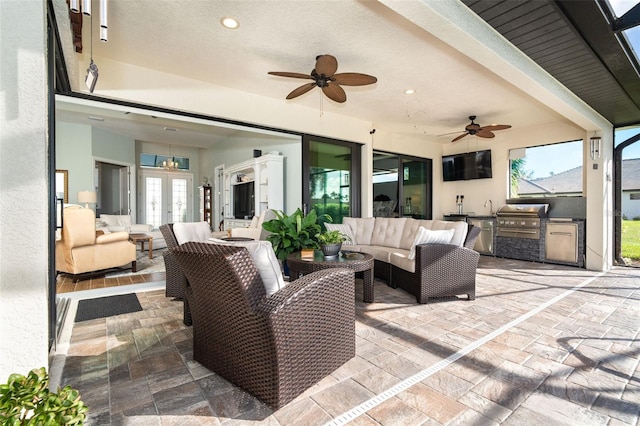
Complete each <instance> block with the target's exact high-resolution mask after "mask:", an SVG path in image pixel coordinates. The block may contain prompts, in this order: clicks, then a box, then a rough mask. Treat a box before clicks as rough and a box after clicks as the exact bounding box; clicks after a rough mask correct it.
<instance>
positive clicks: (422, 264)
mask: <svg viewBox="0 0 640 426" xmlns="http://www.w3.org/2000/svg"><path fill="white" fill-rule="evenodd" d="M480 231H481V230H480V228H478V227H477V226H473V225H469V231H468V232H467V237H466V239H465V242H464V247H458V246H454V245H449V244H422V245H418V246H416V260H415V262H416V268H415V269H416V272H413V273H412V272H409V271H406V270H404V269H402V268H398V267H396V266H392V269H391V275H392V277H393V282H394V283H395V284H396V285H397V287H398V288H401V289H404V290H407V291H408V292H409V293H411V294H413V295H415V296H416V300H417V301H418V303H427V302H428V301H429V299H435V298H443V297H448V296H457V295H460V294H466V295H467V298H468V299H469V300H475V298H476V269H477V268H478V260H479V259H480V255H479V254H478V252H476V251H474V250H473V246H474V245H475V243H476V240H477V239H478V236H479V235H480Z"/></svg>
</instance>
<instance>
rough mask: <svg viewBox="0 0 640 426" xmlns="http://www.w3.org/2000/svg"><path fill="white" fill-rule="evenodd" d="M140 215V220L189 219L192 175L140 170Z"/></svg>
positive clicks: (190, 216) (191, 213)
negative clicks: (141, 198)
mask: <svg viewBox="0 0 640 426" xmlns="http://www.w3.org/2000/svg"><path fill="white" fill-rule="evenodd" d="M142 188H143V190H142V197H143V200H142V212H141V213H142V215H141V217H144V218H145V222H144V223H148V224H151V225H153V226H154V228H157V227H159V226H160V225H162V224H163V223H176V222H191V221H193V220H194V219H193V176H192V175H191V174H186V173H162V172H151V171H146V170H144V171H142Z"/></svg>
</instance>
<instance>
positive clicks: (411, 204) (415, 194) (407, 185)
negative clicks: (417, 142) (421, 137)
mask: <svg viewBox="0 0 640 426" xmlns="http://www.w3.org/2000/svg"><path fill="white" fill-rule="evenodd" d="M402 197H403V200H404V207H403V208H402V216H406V217H413V218H415V219H425V218H426V216H425V213H426V212H427V163H425V162H424V161H415V160H402Z"/></svg>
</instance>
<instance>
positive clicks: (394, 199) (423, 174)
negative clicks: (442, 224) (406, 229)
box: [373, 151, 432, 219]
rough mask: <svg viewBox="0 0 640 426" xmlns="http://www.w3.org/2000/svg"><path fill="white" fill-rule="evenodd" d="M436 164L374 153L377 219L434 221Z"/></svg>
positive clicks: (374, 209)
mask: <svg viewBox="0 0 640 426" xmlns="http://www.w3.org/2000/svg"><path fill="white" fill-rule="evenodd" d="M431 175H432V162H431V160H430V159H428V158H418V157H409V156H404V155H399V154H393V153H386V152H380V151H374V153H373V216H375V217H413V218H416V219H431V218H432V180H431Z"/></svg>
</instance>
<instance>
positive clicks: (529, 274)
mask: <svg viewBox="0 0 640 426" xmlns="http://www.w3.org/2000/svg"><path fill="white" fill-rule="evenodd" d="M123 289H126V287H123ZM375 292H376V293H375V303H371V304H365V303H363V302H362V285H361V283H360V282H357V283H356V300H357V303H356V310H357V314H356V317H357V318H356V335H357V343H356V344H357V349H356V350H357V355H356V357H355V358H353V359H352V360H350V361H349V362H347V363H346V364H345V365H343V366H342V367H340V368H339V369H338V370H336V371H335V372H334V373H333V374H331V375H330V376H328V377H326V378H325V379H323V380H322V381H320V382H319V383H318V384H316V385H315V386H314V387H312V388H310V389H309V390H307V391H306V392H305V393H304V394H302V395H300V396H299V397H298V398H297V399H295V400H294V401H292V402H291V403H289V404H288V405H286V406H285V407H283V408H281V409H280V410H278V411H275V412H274V411H273V410H271V409H270V408H269V407H267V406H265V405H264V404H262V403H261V402H260V401H258V400H256V399H255V398H253V397H252V396H251V395H249V394H247V393H246V392H244V391H242V389H239V388H237V387H235V386H233V385H232V384H231V383H229V382H227V381H226V380H224V379H223V378H221V377H219V376H217V375H216V374H214V373H212V372H211V371H209V370H207V369H205V368H204V367H202V366H200V365H199V364H198V363H197V362H195V361H193V359H192V344H191V338H192V335H191V328H190V327H186V326H184V325H183V324H182V320H181V319H182V318H181V315H182V306H181V302H179V301H174V300H172V299H171V298H167V297H165V296H164V291H163V290H156V291H148V292H139V293H137V294H138V297H139V299H140V303H141V304H142V306H143V308H144V310H143V311H142V312H136V313H132V314H125V315H120V316H116V317H110V318H106V319H98V320H92V321H86V322H82V323H77V324H74V325H73V329H72V334H71V337H70V340H69V342H68V347H67V348H66V356H63V355H57V356H58V357H63V358H64V361H65V362H64V367H63V368H62V367H60V368H61V372H58V373H57V374H58V375H59V377H60V379H61V384H70V385H72V386H74V387H76V388H78V389H79V390H80V392H81V394H82V397H83V400H84V401H85V403H86V404H87V405H88V407H89V419H88V420H89V421H88V424H90V425H109V424H110V425H125V424H131V425H220V424H223V425H236V424H237V425H245V424H246V425H249V424H250V425H253V424H261V425H323V424H332V425H338V424H351V425H379V424H380V425H496V424H505V425H562V424H571V425H638V424H639V412H640V366H639V361H638V359H639V356H638V355H639V354H640V340H639V335H638V334H639V331H640V303H639V302H640V270H638V269H632V268H614V269H613V270H611V271H609V272H607V273H604V274H602V273H596V272H592V271H586V270H584V269H578V268H571V267H563V266H558V265H545V264H538V263H530V262H522V261H516V260H506V259H497V258H491V257H486V256H482V257H481V260H480V267H479V269H478V275H477V298H476V300H475V301H467V300H450V301H441V302H436V303H429V304H426V305H419V304H417V303H416V302H415V298H414V297H413V296H411V295H409V294H408V293H406V292H404V291H402V290H398V289H392V288H389V287H387V286H386V285H385V283H383V282H382V281H377V282H376V286H375ZM230 326H233V325H232V324H230ZM61 346H64V345H61ZM54 375H56V373H54V372H53V369H52V376H54Z"/></svg>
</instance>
